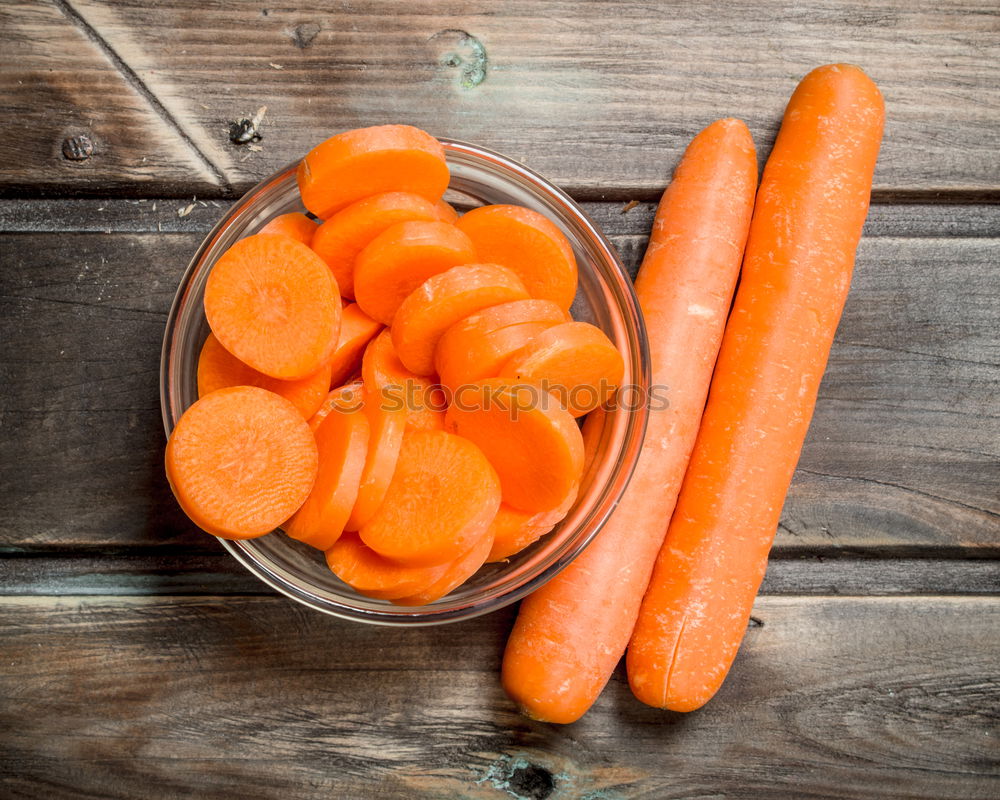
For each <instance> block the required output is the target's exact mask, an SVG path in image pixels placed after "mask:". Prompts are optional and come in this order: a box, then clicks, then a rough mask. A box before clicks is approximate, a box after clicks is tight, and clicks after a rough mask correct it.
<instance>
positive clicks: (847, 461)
mask: <svg viewBox="0 0 1000 800" xmlns="http://www.w3.org/2000/svg"><path fill="white" fill-rule="evenodd" d="M150 5H151V4H149V3H147V2H141V1H140V0H52V2H46V1H45V0H22V1H20V2H18V1H16V0H15V2H7V3H4V4H3V5H2V6H0V48H2V56H0V108H2V111H3V113H2V116H0V130H2V131H3V133H2V135H0V165H2V167H0V175H2V177H0V185H2V199H0V250H2V271H0V306H2V313H0V385H2V400H0V434H2V435H0V486H2V495H0V502H2V509H3V516H2V518H3V520H4V524H3V525H2V526H0V551H2V558H0V574H2V578H0V591H2V596H0V626H2V627H0V795H2V796H3V797H24V798H39V797H44V798H50V799H51V798H60V797H92V798H98V797H100V798H112V797H113V798H139V797H155V798H182V797H198V798H237V797H239V798H242V797H255V798H256V797H274V798H292V797H295V798H297V797H308V796H316V797H325V798H330V797H336V798H340V797H343V798H417V797H442V798H490V797H496V798H502V797H515V798H522V799H523V798H533V799H535V800H539V799H541V798H581V799H582V798H589V799H590V800H598V798H602V799H603V800H612V798H615V799H618V798H639V797H642V798H708V797H727V798H737V797H738V798H770V797H787V798H833V797H852V798H856V797H870V798H916V797H921V798H924V797H926V798H935V799H936V800H942V799H943V798H956V800H959V799H960V800H969V799H970V798H996V797H998V796H1000V742H998V736H1000V725H998V714H1000V712H998V706H1000V702H998V700H1000V685H998V683H1000V667H998V662H1000V602H998V591H1000V561H998V556H1000V489H998V486H1000V308H998V294H1000V205H998V203H1000V157H998V152H1000V99H998V98H1000V95H998V88H1000V14H998V7H997V6H996V4H995V3H992V2H975V1H974V0H962V1H961V2H950V0H939V1H938V2H936V3H932V4H924V3H908V2H905V0H883V1H882V2H878V3H872V2H851V1H850V0H838V1H836V2H832V1H828V0H814V1H813V2H810V3H794V2H784V3H765V2H751V3H747V4H732V3H728V2H719V1H718V0H714V1H712V2H704V3H687V4H666V3H664V4H656V3H637V2H635V3H634V2H580V1H579V0H577V1H576V2H569V0H567V1H566V2H547V3H528V2H507V3H493V4H466V3H461V2H457V0H445V1H444V2H437V3H424V2H400V1H399V0H396V2H388V1H387V2H347V1H346V0H345V2H338V3H332V2H331V3H318V4H317V3H312V4H306V5H303V6H301V7H300V8H299V9H298V10H296V9H294V8H290V7H288V6H287V4H286V5H281V6H278V5H274V6H272V5H269V4H268V2H267V0H260V1H259V2H254V3H215V2H205V0H188V1H187V2H176V3H170V4H157V5H156V7H155V8H153V7H150ZM320 6H321V7H320ZM835 60H846V61H852V62H856V63H858V64H861V65H863V66H864V67H865V68H866V69H867V70H868V71H869V73H870V74H871V75H872V76H873V77H874V78H875V79H876V81H878V82H879V84H880V85H881V87H882V89H883V91H884V93H885V96H886V99H887V102H888V126H887V130H886V140H885V145H884V148H883V151H882V156H881V159H880V163H879V168H878V172H877V175H876V187H875V191H874V204H873V206H872V210H871V214H870V217H869V221H868V225H867V228H866V235H865V238H864V240H863V241H862V244H861V247H860V251H859V255H858V265H857V271H856V276H855V280H854V286H853V289H852V293H851V297H850V300H849V301H848V304H847V309H846V311H845V314H844V318H843V321H842V323H841V325H840V329H839V332H838V335H837V340H836V344H835V346H834V349H833V354H832V356H831V359H830V365H829V369H828V371H827V375H826V378H825V381H824V383H823V387H822V390H821V393H820V399H819V404H818V407H817V410H816V417H815V420H814V422H813V425H812V428H811V431H810V434H809V439H808V441H807V443H806V446H805V450H804V452H803V454H802V460H801V463H800V466H799V470H798V472H797V473H796V476H795V481H794V485H793V487H792V490H791V494H790V496H789V498H788V501H787V503H786V506H785V509H784V516H783V521H782V524H781V529H780V531H779V533H778V539H777V544H776V546H775V551H774V560H773V562H772V564H771V567H770V570H769V572H768V576H767V579H766V581H765V585H764V589H763V593H762V596H761V597H760V599H759V601H758V604H757V606H756V609H755V612H754V621H753V624H752V627H751V630H750V631H749V632H748V635H747V638H746V641H745V644H744V646H743V649H742V651H741V653H740V655H739V657H738V659H737V662H736V665H735V668H734V670H733V673H732V675H731V677H730V679H729V681H728V682H727V683H726V685H725V687H724V688H723V690H722V691H721V693H720V694H719V696H718V697H717V698H716V699H715V700H714V701H713V702H712V703H711V704H710V705H709V706H708V707H707V708H705V709H704V710H702V711H700V712H697V713H694V714H690V715H687V716H683V715H678V714H669V713H662V712H659V711H655V710H653V709H650V708H646V707H644V706H642V705H640V704H639V703H638V702H636V701H635V700H634V699H633V698H632V697H631V695H630V694H629V691H628V688H627V685H626V683H625V679H624V676H623V674H621V673H619V674H616V675H615V677H614V679H613V680H612V682H611V684H610V686H609V687H608V689H607V691H606V692H605V693H604V695H603V696H602V697H601V699H600V701H599V702H598V703H597V705H596V706H595V708H594V709H593V710H592V711H591V712H590V714H589V715H588V716H587V717H586V718H585V719H584V720H583V721H581V722H579V723H577V724H575V725H570V726H566V727H557V726H552V725H546V724H541V723H536V722H532V721H529V720H527V719H525V718H523V717H521V716H518V715H517V714H516V713H515V711H514V709H513V707H512V706H511V704H510V703H509V702H508V701H507V699H506V698H505V697H504V695H503V693H502V692H501V690H500V688H499V685H498V681H497V674H498V666H499V658H500V653H501V651H502V647H503V643H504V639H505V636H506V634H507V631H508V629H509V627H510V623H511V620H512V617H513V614H514V611H513V610H512V609H508V610H506V611H503V612H500V613H496V614H494V615H492V616H489V617H486V618H481V619H478V620H475V621H472V622H467V623H462V624H458V625H454V626H446V627H439V628H431V629H423V630H407V631H395V630H384V629H376V628H371V627H365V626H361V625H356V624H349V623H346V622H340V621H338V620H335V619H331V618H326V617H323V616H321V615H319V614H316V613H314V612H311V611H308V610H306V609H304V608H302V607H300V606H298V605H296V604H294V603H293V602H291V601H289V600H286V599H284V598H282V597H279V596H276V595H275V594H274V593H273V592H271V591H269V590H268V589H267V588H266V587H264V586H263V585H261V584H259V583H257V582H255V581H254V580H253V579H251V578H250V577H249V575H247V574H245V573H243V572H242V571H241V570H240V568H238V567H237V565H236V564H235V563H234V562H233V561H232V560H231V559H230V558H229V557H228V556H226V555H225V554H224V553H223V552H222V550H221V548H220V547H219V546H218V544H217V543H216V541H215V540H214V539H211V538H209V537H207V536H205V535H204V534H201V533H199V532H198V531H196V530H194V529H193V527H192V525H191V524H190V523H189V522H188V521H187V520H186V519H185V518H184V517H183V516H182V514H181V513H180V512H179V511H178V509H177V507H176V505H175V504H174V502H173V500H172V498H171V497H170V493H169V490H168V489H167V487H166V484H165V481H164V478H163V474H162V468H161V460H162V447H163V442H164V439H163V429H162V423H161V419H160V410H159V397H158V361H159V351H160V342H161V336H162V333H163V326H164V322H165V317H166V312H167V308H168V306H169V303H170V301H171V298H172V295H173V292H174V289H175V287H176V285H177V281H178V279H179V277H180V275H181V273H182V271H183V269H184V267H185V265H186V263H187V261H188V259H189V257H190V255H191V253H192V252H193V250H194V249H195V247H196V245H197V244H198V242H199V240H200V239H201V238H202V236H203V235H204V234H205V232H206V231H207V230H209V228H210V227H211V226H212V225H213V224H214V222H215V221H216V220H217V219H218V218H219V217H220V216H221V215H222V214H223V212H224V211H225V209H226V207H227V206H228V205H229V203H231V202H232V199H233V198H235V197H237V196H238V195H240V193H242V192H243V191H245V190H246V189H247V188H248V187H249V186H251V185H252V184H253V183H255V182H256V181H257V180H259V179H260V178H262V177H263V176H265V175H267V174H268V173H270V172H272V171H273V170H275V169H277V168H278V167H280V166H282V165H284V164H286V163H288V162H290V161H292V160H293V159H295V158H298V157H299V156H300V155H301V154H302V153H303V152H304V151H305V150H306V149H307V148H308V147H310V146H311V145H312V144H314V143H316V142H318V141H320V140H321V139H323V138H325V137H326V136H328V135H330V134H331V133H333V132H335V131H338V130H341V129H344V128H348V127H354V126H360V125H371V124H376V123H383V122H390V121H407V122H411V123H413V124H416V125H420V126H423V127H426V128H427V129H429V130H430V131H432V132H434V133H436V134H441V135H447V136H451V137H454V138H461V139H466V140H469V141H474V142H478V143H482V144H484V145H486V146H488V147H492V148H494V149H497V150H499V151H502V152H505V153H507V154H509V155H511V156H513V157H516V158H518V159H521V160H523V161H524V162H526V163H527V164H529V165H531V166H533V167H535V168H536V169H538V170H539V171H541V172H542V173H543V174H545V175H546V176H548V177H550V178H551V179H553V180H554V181H555V182H557V183H559V184H560V185H562V186H564V187H566V188H567V189H568V190H569V191H570V192H571V193H572V194H573V195H574V196H575V197H577V198H578V199H580V200H581V201H583V203H584V206H585V208H586V210H587V211H588V212H589V213H591V214H592V215H593V216H594V218H595V219H596V220H598V221H599V222H600V224H601V225H603V227H604V229H605V230H606V231H607V232H608V233H609V235H610V236H611V237H612V239H613V240H614V242H615V244H616V245H617V246H618V248H619V249H620V251H621V253H622V256H623V258H624V261H625V263H626V264H627V265H628V267H629V268H630V269H631V270H633V271H634V269H635V267H636V265H637V262H638V260H639V258H640V256H641V253H642V251H643V247H644V243H645V236H646V232H647V231H648V228H649V224H650V220H651V216H652V212H653V208H654V203H655V200H656V198H657V196H658V194H659V192H660V191H661V190H662V188H663V186H664V185H665V183H666V181H667V178H668V176H669V174H670V172H671V170H672V168H673V167H674V165H675V164H676V162H677V159H678V156H679V154H680V152H681V151H682V149H683V147H684V146H685V144H686V143H687V142H688V141H689V139H690V137H691V136H693V134H694V133H695V132H696V131H698V130H699V129H700V128H702V127H703V126H704V125H706V124H707V123H708V122H710V121H711V120H713V119H715V118H718V117H720V116H725V115H733V116H739V117H742V118H744V119H745V120H746V121H747V122H748V124H749V125H750V127H751V128H752V130H753V132H754V135H755V137H756V139H757V143H758V146H759V150H760V153H761V156H762V157H763V156H765V155H766V154H767V152H768V150H769V148H770V144H771V141H772V139H773V136H774V133H775V131H776V129H777V124H778V121H779V119H780V114H781V110H782V108H783V106H784V103H785V102H786V100H787V97H788V95H789V93H790V92H791V90H792V88H793V87H794V85H795V83H796V82H797V80H798V79H799V78H800V77H801V76H802V75H803V74H805V72H807V71H808V70H809V69H810V68H812V67H813V66H816V65H818V64H821V63H825V62H829V61H835ZM265 106H266V112H265V111H264V110H263V109H264V107H265ZM255 114H260V115H263V121H262V123H261V126H260V130H261V133H262V137H263V138H262V139H261V140H260V141H259V142H252V143H249V144H242V145H237V144H233V143H232V142H231V141H230V137H229V128H230V123H231V122H235V121H238V120H240V119H241V118H251V117H253V116H254V115H255ZM632 201H638V204H637V205H636V204H635V203H633V202H632Z"/></svg>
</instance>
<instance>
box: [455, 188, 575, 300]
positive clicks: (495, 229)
mask: <svg viewBox="0 0 1000 800" xmlns="http://www.w3.org/2000/svg"><path fill="white" fill-rule="evenodd" d="M456 225H457V227H458V229H459V230H461V231H464V232H465V233H467V234H468V235H469V238H470V239H471V240H472V243H473V245H475V248H476V252H477V253H479V258H480V259H481V260H483V261H488V262H490V263H491V264H503V266H505V267H507V268H508V269H510V270H512V271H513V272H515V273H516V274H517V276H518V277H519V278H520V279H521V280H522V281H524V285H525V286H526V287H527V288H528V293H529V294H530V295H531V296H532V297H539V298H542V299H544V300H551V301H552V302H554V303H557V304H558V305H559V307H560V308H566V309H568V308H569V307H570V305H571V304H572V303H573V298H574V297H575V296H576V281H577V269H576V257H575V256H574V255H573V248H572V247H571V246H570V243H569V241H568V240H567V239H566V237H565V236H564V235H563V233H562V231H560V230H559V228H557V227H556V225H555V223H554V222H552V221H551V220H549V219H547V218H546V217H543V216H542V215H541V214H539V213H538V212H537V211H532V210H531V209H529V208H522V207H521V206H507V205H497V206H483V207H481V208H474V209H473V210H472V211H469V212H468V213H467V214H465V215H464V216H462V218H461V219H460V220H459V221H458V222H457V223H456Z"/></svg>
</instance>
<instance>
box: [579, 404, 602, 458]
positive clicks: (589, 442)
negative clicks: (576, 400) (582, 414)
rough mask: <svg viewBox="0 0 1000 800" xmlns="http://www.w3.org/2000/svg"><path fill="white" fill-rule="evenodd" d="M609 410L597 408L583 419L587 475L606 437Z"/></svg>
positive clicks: (581, 431)
mask: <svg viewBox="0 0 1000 800" xmlns="http://www.w3.org/2000/svg"><path fill="white" fill-rule="evenodd" d="M607 416H608V414H607V411H605V410H604V408H603V407H598V408H595V409H594V410H593V411H591V412H590V413H589V414H587V418H586V419H585V420H584V421H583V426H582V427H581V428H580V433H581V434H582V435H583V474H584V475H587V474H588V473H589V472H590V469H591V467H592V466H593V465H594V459H595V458H597V451H598V447H600V444H601V439H602V438H603V437H604V423H605V422H606V420H607Z"/></svg>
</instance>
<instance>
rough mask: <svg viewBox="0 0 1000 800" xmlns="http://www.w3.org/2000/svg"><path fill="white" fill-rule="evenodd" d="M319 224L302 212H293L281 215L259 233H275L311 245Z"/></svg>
mask: <svg viewBox="0 0 1000 800" xmlns="http://www.w3.org/2000/svg"><path fill="white" fill-rule="evenodd" d="M318 227H319V223H318V222H316V220H314V219H309V217H307V216H306V215H305V214H303V213H302V212H301V211H293V212H291V213H290V214H279V215H278V216H276V217H275V218H274V219H272V220H271V221H270V222H268V223H267V225H265V226H264V227H263V228H261V229H260V230H259V231H257V233H275V234H278V235H280V236H290V237H291V238H293V239H297V240H298V241H300V242H302V244H306V245H311V244H312V240H313V235H314V234H315V233H316V229H317V228H318Z"/></svg>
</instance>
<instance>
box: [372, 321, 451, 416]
mask: <svg viewBox="0 0 1000 800" xmlns="http://www.w3.org/2000/svg"><path fill="white" fill-rule="evenodd" d="M361 377H362V379H363V380H364V382H365V391H366V392H367V393H369V394H371V395H373V396H379V397H380V398H381V399H380V401H379V402H381V403H382V405H383V406H385V408H386V409H393V408H404V409H406V412H407V418H406V426H407V428H409V429H410V430H426V431H434V430H442V429H443V428H444V412H445V408H446V406H447V403H446V402H445V397H444V394H443V393H442V392H441V390H440V388H439V387H438V386H436V385H435V384H434V382H433V381H431V380H430V379H429V378H426V377H424V376H422V375H414V374H413V373H412V372H410V371H409V370H408V369H407V368H406V367H404V366H403V364H402V362H401V361H400V360H399V356H397V355H396V349H395V348H394V347H393V345H392V336H391V335H390V333H389V331H388V330H384V331H382V332H381V333H380V334H379V335H378V336H376V337H375V338H374V339H373V340H372V341H371V343H370V344H369V345H368V348H367V349H366V350H365V355H364V358H363V359H362V361H361Z"/></svg>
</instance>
